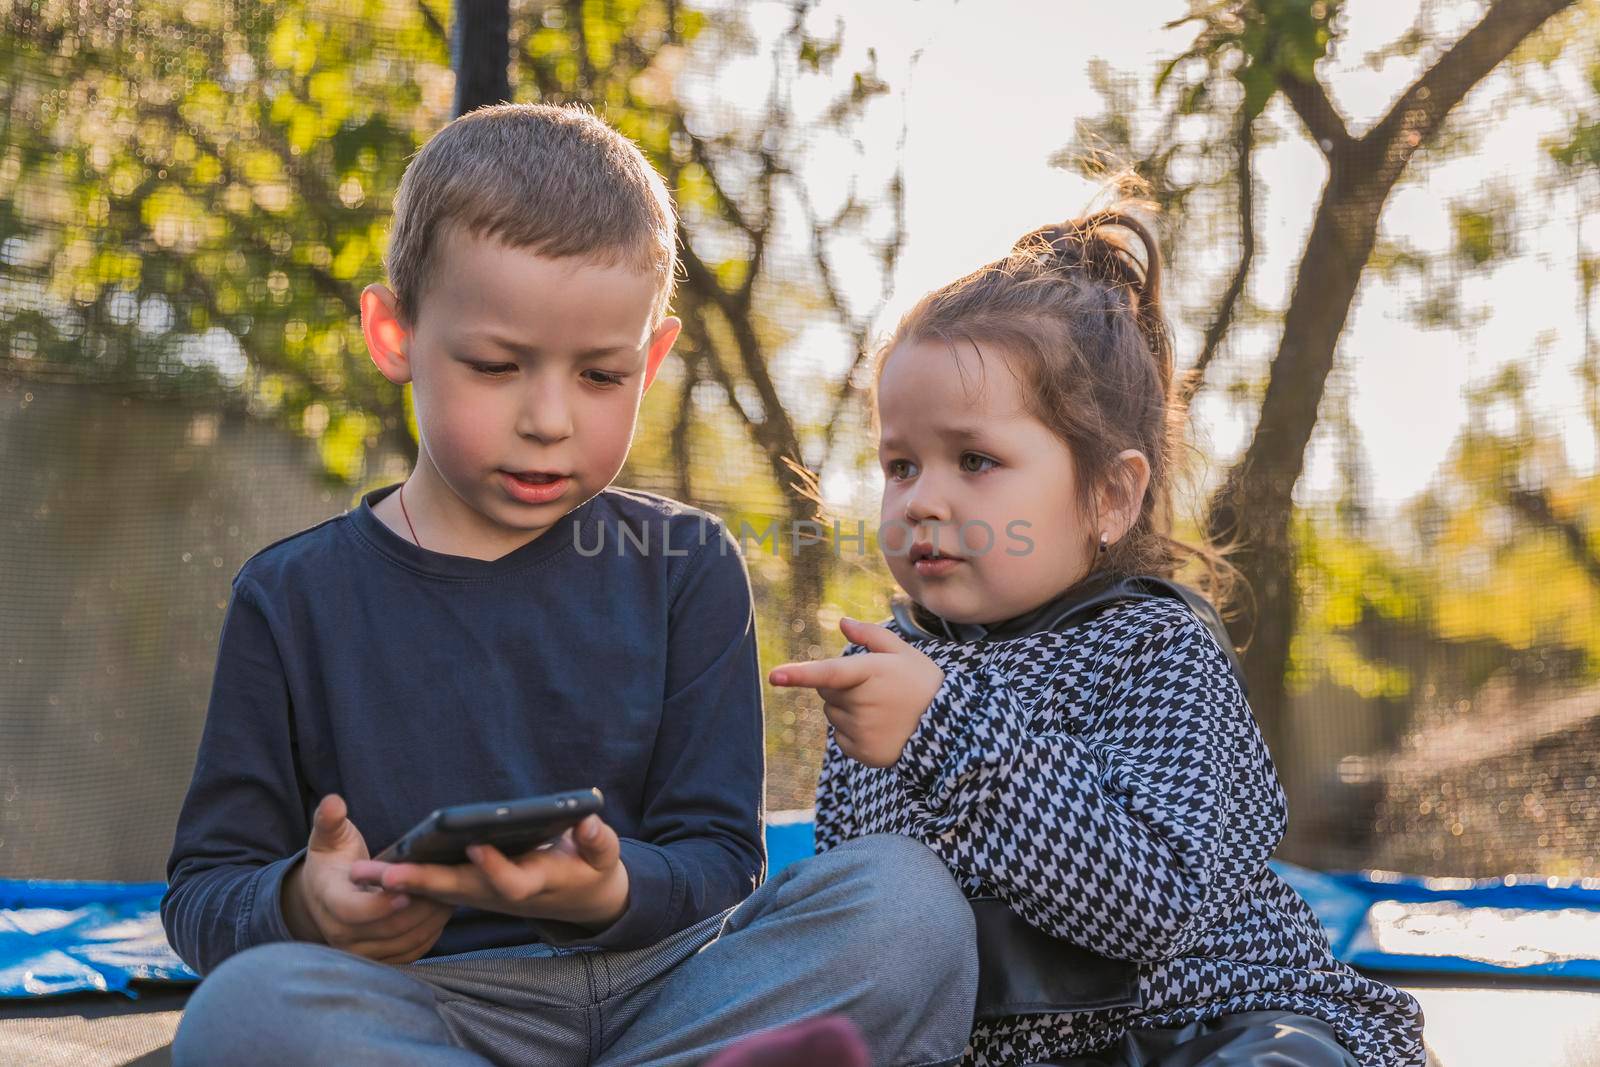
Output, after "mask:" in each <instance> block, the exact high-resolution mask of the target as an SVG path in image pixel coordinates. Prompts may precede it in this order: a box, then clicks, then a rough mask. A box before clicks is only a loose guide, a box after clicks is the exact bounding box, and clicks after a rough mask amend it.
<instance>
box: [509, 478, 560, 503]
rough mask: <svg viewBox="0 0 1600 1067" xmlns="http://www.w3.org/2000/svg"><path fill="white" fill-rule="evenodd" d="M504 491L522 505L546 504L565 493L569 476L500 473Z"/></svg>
mask: <svg viewBox="0 0 1600 1067" xmlns="http://www.w3.org/2000/svg"><path fill="white" fill-rule="evenodd" d="M500 473H501V475H503V476H504V478H505V486H506V491H507V492H508V493H510V494H511V496H512V498H513V499H515V500H518V501H520V502H521V503H524V504H548V503H550V502H551V501H552V500H555V499H557V498H558V497H560V496H561V495H562V494H563V493H565V492H566V491H567V485H568V483H569V482H570V481H571V478H570V476H568V475H565V474H557V473H555V472H554V471H501V472H500Z"/></svg>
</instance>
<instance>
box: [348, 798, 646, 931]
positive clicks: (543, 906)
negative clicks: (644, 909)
mask: <svg viewBox="0 0 1600 1067" xmlns="http://www.w3.org/2000/svg"><path fill="white" fill-rule="evenodd" d="M467 856H468V858H470V859H471V860H472V862H471V863H461V864H454V865H451V864H442V863H380V862H378V861H377V860H363V861H361V862H359V863H355V864H352V865H351V868H350V878H351V880H352V881H356V882H360V883H366V884H370V885H378V886H382V887H383V888H384V889H385V890H387V891H389V892H391V893H405V894H407V895H409V896H413V897H426V898H428V899H430V900H436V901H441V902H443V903H446V904H459V905H465V906H466V907H470V908H480V909H482V910H484V911H497V912H501V913H503V914H506V915H521V916H523V917H525V918H530V919H556V920H559V921H561V922H569V923H576V924H578V925H580V926H587V927H590V928H591V929H594V930H601V929H604V928H605V927H607V926H610V925H611V924H612V923H614V922H616V921H617V920H618V919H620V918H621V917H622V913H623V912H625V911H627V910H628V868H627V867H625V866H623V864H622V843H621V841H619V840H618V839H617V832H616V831H615V830H613V829H612V828H611V827H609V826H607V825H606V824H605V822H604V821H603V820H601V818H600V816H598V815H591V816H589V817H588V818H586V819H584V820H583V821H582V822H581V823H579V824H578V825H577V826H575V827H574V828H573V829H571V830H568V831H567V832H566V833H565V834H563V835H561V837H560V838H559V839H557V841H556V842H555V844H553V845H551V846H549V847H548V848H540V849H535V850H534V851H532V852H529V853H527V854H525V855H522V856H518V857H517V858H516V859H508V858H507V857H506V856H505V854H504V853H502V852H501V851H500V850H499V849H497V848H495V847H494V846H493V845H473V846H472V847H471V848H469V849H467Z"/></svg>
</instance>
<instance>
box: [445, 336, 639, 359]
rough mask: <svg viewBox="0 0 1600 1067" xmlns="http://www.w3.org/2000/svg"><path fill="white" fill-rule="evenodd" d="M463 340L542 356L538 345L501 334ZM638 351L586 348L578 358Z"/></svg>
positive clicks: (620, 346)
mask: <svg viewBox="0 0 1600 1067" xmlns="http://www.w3.org/2000/svg"><path fill="white" fill-rule="evenodd" d="M462 340H464V341H468V342H473V343H484V344H491V345H494V346H495V347H496V348H500V349H503V350H505V351H507V352H515V353H517V354H518V355H525V356H530V357H537V356H538V355H539V354H540V352H539V346H538V345H530V344H528V343H527V342H525V341H514V340H512V339H511V338H509V337H502V336H500V335H499V334H494V333H481V332H480V333H467V334H464V335H463V336H462ZM637 351H638V349H637V348H636V347H635V346H633V345H629V344H618V345H610V346H602V347H600V348H586V349H584V350H583V351H582V352H579V353H578V358H579V359H599V358H601V357H602V356H620V355H632V354H633V353H635V352H637Z"/></svg>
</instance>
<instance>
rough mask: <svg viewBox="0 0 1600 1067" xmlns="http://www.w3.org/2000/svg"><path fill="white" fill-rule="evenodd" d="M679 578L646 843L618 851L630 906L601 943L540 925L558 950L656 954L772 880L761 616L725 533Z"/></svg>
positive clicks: (563, 927) (558, 926) (644, 820)
mask: <svg viewBox="0 0 1600 1067" xmlns="http://www.w3.org/2000/svg"><path fill="white" fill-rule="evenodd" d="M717 529H718V534H719V536H718V537H716V538H713V539H708V540H707V541H706V543H705V544H703V545H701V546H700V547H699V548H698V549H697V550H696V552H695V555H694V556H693V557H692V558H691V559H690V560H689V562H688V565H687V566H686V567H685V568H684V570H683V571H682V572H680V573H682V574H683V576H684V577H683V578H682V579H681V581H680V582H679V585H678V588H677V590H676V592H675V593H674V595H673V597H672V601H671V607H670V609H669V613H668V623H667V625H668V634H667V677H666V686H665V690H664V692H663V697H662V709H661V727H660V732H659V734H658V735H657V737H656V743H655V746H654V749H653V750H652V753H651V757H650V767H649V771H648V773H647V776H646V780H645V788H644V802H643V808H642V812H641V818H640V824H639V832H638V835H637V836H636V837H632V838H623V839H622V862H623V864H624V865H625V866H626V867H627V869H628V905H627V910H626V911H624V912H623V914H622V916H621V917H620V918H618V919H617V920H616V922H614V923H612V924H611V925H610V926H608V927H606V928H605V929H604V930H601V931H599V932H597V933H584V932H582V931H581V929H580V928H577V927H574V926H571V925H569V924H565V923H552V922H537V923H535V924H534V925H535V929H536V930H537V931H538V932H539V934H540V936H541V937H543V938H545V939H546V940H548V941H550V942H551V943H552V944H561V945H565V944H572V943H582V944H586V945H597V946H600V947H602V948H612V949H627V948H640V947H643V946H645V945H651V944H654V943H655V942H657V941H660V940H661V939H662V938H664V937H668V936H670V935H672V934H674V933H677V932H678V931H679V930H682V929H684V928H685V927H687V926H690V925H692V924H694V923H696V922H698V921H700V920H701V919H704V918H707V917H709V916H712V915H716V914H718V913H719V912H722V911H725V910H727V909H728V908H730V907H732V906H733V905H735V904H737V903H739V902H740V901H741V900H743V899H744V898H745V897H747V896H749V895H750V893H751V892H753V891H754V890H755V887H756V886H757V885H758V884H759V883H760V881H761V879H762V878H763V877H764V875H765V872H766V862H767V854H766V844H765V842H764V839H763V835H762V826H761V812H762V792H763V789H764V784H765V776H766V750H765V744H764V740H763V734H762V718H761V671H760V664H759V662H758V661H757V656H756V626H755V605H754V602H753V600H752V598H751V595H750V580H749V578H748V576H747V575H746V574H745V569H744V560H743V559H742V558H741V557H740V555H739V550H738V547H737V544H736V543H735V542H734V540H733V538H732V537H731V536H730V535H729V534H728V531H727V529H726V528H725V527H723V526H722V525H721V524H720V523H718V524H717Z"/></svg>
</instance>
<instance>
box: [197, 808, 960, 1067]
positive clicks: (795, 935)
mask: <svg viewBox="0 0 1600 1067" xmlns="http://www.w3.org/2000/svg"><path fill="white" fill-rule="evenodd" d="M977 984H978V957H977V948H976V945H975V940H974V932H973V920H972V911H971V909H970V908H969V907H968V905H967V902H966V900H965V899H964V898H963V897H962V895H961V890H960V888H959V887H958V886H957V885H956V884H955V881H954V880H953V879H952V878H951V877H950V874H949V872H948V871H947V870H946V869H945V866H944V864H943V863H942V862H941V861H940V860H939V858H938V857H937V856H935V855H934V854H933V853H932V852H931V851H929V850H928V848H927V847H926V846H924V845H922V844H921V843H920V842H917V841H913V840H912V839H910V838H906V837H898V836H895V835H890V834H874V835H872V836H869V837H862V838H857V839H856V840H853V841H850V842H847V843H846V844H844V845H841V846H840V847H838V848H836V849H833V850H832V851H829V852H826V853H824V854H822V855H820V856H813V857H811V858H809V859H806V860H804V861H802V862H800V863H796V864H794V865H792V866H789V867H786V868H784V869H783V870H782V871H780V872H779V873H778V874H777V875H775V876H774V877H773V878H772V879H771V880H770V881H768V882H767V883H766V884H765V885H763V886H761V888H759V889H757V890H756V891H755V893H754V894H752V895H751V896H750V898H749V899H748V900H746V901H745V902H744V903H743V904H740V905H739V906H738V907H736V908H734V909H732V910H731V911H729V912H726V913H725V914H723V915H720V916H714V917H712V918H709V919H706V920H705V921H703V922H701V923H698V924H696V925H695V926H692V927H689V928H688V929H687V930H684V931H682V932H680V933H678V934H675V935H673V936H672V937H669V938H667V939H666V940H664V941H662V942H660V943H658V944H656V945H652V946H650V947H648V948H643V949H636V950H632V951H627V952H615V951H603V950H599V949H581V948H580V949H555V948H551V947H549V946H545V945H529V946H521V947H516V948H507V949H492V950H488V951H484V952H474V953H467V954H464V955H459V956H444V957H438V958H435V959H427V960H421V961H418V962H417V963H413V964H410V965H408V966H403V967H397V966H391V965H388V964H381V963H373V962H372V961H370V960H365V959H362V958H360V957H358V956H355V955H352V954H350V953H347V952H341V951H338V950H336V949H331V948H328V947H326V946H323V945H310V944H302V943H297V942H290V943H282V944H272V945H263V946H260V947H258V948H253V949H249V950H247V951H245V952H241V953H240V954H239V955H237V956H235V957H233V958H232V959H230V960H228V961H227V962H226V963H224V964H223V965H222V966H221V967H219V968H217V970H216V971H215V972H214V973H213V974H211V975H210V976H209V977H207V978H206V980H205V981H204V982H202V983H201V984H200V988H199V989H198V990H197V991H196V992H195V995H194V997H193V998H192V999H191V1000H190V1001H189V1008H188V1011H187V1012H185V1014H184V1018H183V1023H182V1025H181V1026H180V1027H179V1029H178V1034H177V1039H176V1041H175V1042H174V1043H173V1063H174V1064H175V1065H176V1067H185V1065H188V1064H228V1065H230V1067H231V1065H238V1067H248V1065H254V1064H296V1065H299V1064H323V1063H327V1064H340V1065H349V1067H356V1065H364V1064H384V1065H400V1064H417V1065H429V1067H432V1065H438V1067H445V1065H451V1067H454V1065H462V1067H465V1065H468V1064H472V1065H480V1067H481V1065H482V1064H485V1063H515V1064H519V1065H528V1067H543V1065H546V1064H550V1065H566V1064H628V1065H633V1064H661V1065H688V1064H698V1063H700V1062H701V1061H702V1060H704V1059H705V1058H706V1057H708V1056H710V1055H712V1054H714V1053H715V1052H717V1051H718V1050H719V1049H722V1048H724V1047H726V1046H727V1045H729V1044H731V1043H732V1042H733V1041H735V1040H736V1039H738V1038H739V1037H741V1036H744V1035H746V1034H750V1033H753V1032H755V1031H758V1030H764V1029H767V1028H769V1027H773V1026H778V1025H781V1024H783V1023H787V1022H792V1021H794V1020H797V1019H803V1018H807V1017H809V1016H814V1015H820V1014H823V1013H829V1012H837V1013H840V1014H842V1015H844V1016H845V1017H847V1018H849V1019H850V1020H852V1021H853V1022H854V1023H855V1024H856V1025H857V1026H858V1027H860V1029H861V1031H862V1033H863V1034H864V1035H865V1037H866V1039H867V1043H868V1046H869V1048H870V1049H871V1051H872V1062H873V1064H874V1065H875V1067H890V1065H893V1064H903V1065H908V1067H909V1065H914V1064H944V1063H953V1062H955V1061H956V1060H957V1059H959V1058H960V1056H961V1053H962V1051H963V1050H964V1049H965V1047H966V1044H967V1038H968V1036H969V1034H970V1032H971V1029H972V1014H973V1001H974V998H975V997H976V995H977Z"/></svg>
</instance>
